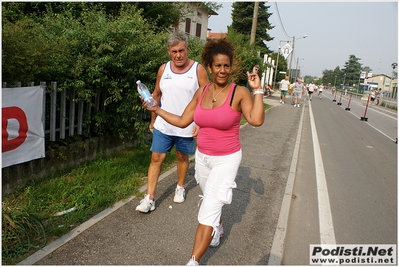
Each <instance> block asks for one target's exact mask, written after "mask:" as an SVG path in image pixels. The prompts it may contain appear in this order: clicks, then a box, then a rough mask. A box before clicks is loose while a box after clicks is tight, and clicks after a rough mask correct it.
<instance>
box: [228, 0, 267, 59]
mask: <svg viewBox="0 0 399 267" xmlns="http://www.w3.org/2000/svg"><path fill="white" fill-rule="evenodd" d="M232 7H233V11H232V14H231V16H232V24H231V28H232V29H233V30H235V31H236V32H237V33H241V34H244V35H250V33H251V28H252V18H253V13H254V2H234V3H233V5H232ZM269 7H270V6H266V5H265V3H264V2H260V3H259V10H258V21H257V26H256V38H255V45H254V47H255V50H256V51H260V52H261V54H269V53H271V52H272V50H270V49H269V48H268V47H267V46H265V45H264V44H263V40H266V41H271V40H273V38H272V37H270V35H269V34H268V33H267V31H268V30H271V29H273V28H274V26H272V25H271V24H270V23H269V17H270V16H271V15H272V14H271V13H268V9H269ZM229 30H230V27H229ZM248 40H249V39H248Z"/></svg>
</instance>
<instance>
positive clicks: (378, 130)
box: [349, 111, 396, 142]
mask: <svg viewBox="0 0 399 267" xmlns="http://www.w3.org/2000/svg"><path fill="white" fill-rule="evenodd" d="M349 113H350V114H352V115H353V116H355V117H357V118H359V115H357V114H355V113H353V112H352V111H349ZM388 118H390V117H389V116H388ZM367 125H369V126H370V127H371V128H373V129H374V130H376V131H377V132H379V133H381V134H382V135H384V136H385V137H388V138H389V139H391V140H392V141H394V142H395V141H396V139H394V138H392V137H390V136H389V135H387V134H386V133H384V132H383V131H381V130H380V129H377V128H376V127H375V126H373V125H371V124H370V123H369V122H367Z"/></svg>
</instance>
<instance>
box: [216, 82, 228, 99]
mask: <svg viewBox="0 0 399 267" xmlns="http://www.w3.org/2000/svg"><path fill="white" fill-rule="evenodd" d="M227 85H229V83H227V84H226V85H225V87H223V89H222V90H220V91H219V93H218V94H217V95H216V96H214V93H215V84H213V90H212V103H215V102H216V98H217V97H218V96H219V95H220V93H221V92H222V91H223V90H224V89H225V88H226V87H227Z"/></svg>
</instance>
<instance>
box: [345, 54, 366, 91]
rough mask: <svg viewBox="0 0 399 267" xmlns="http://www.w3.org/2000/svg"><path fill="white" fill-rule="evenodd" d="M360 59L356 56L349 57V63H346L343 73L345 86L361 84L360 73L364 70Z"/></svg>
mask: <svg viewBox="0 0 399 267" xmlns="http://www.w3.org/2000/svg"><path fill="white" fill-rule="evenodd" d="M359 60H360V58H357V57H356V56H355V55H349V59H348V61H346V62H345V65H344V68H343V69H342V72H343V73H344V75H345V84H348V85H349V86H352V85H353V84H357V83H358V82H359V75H360V71H361V70H362V64H360V62H359Z"/></svg>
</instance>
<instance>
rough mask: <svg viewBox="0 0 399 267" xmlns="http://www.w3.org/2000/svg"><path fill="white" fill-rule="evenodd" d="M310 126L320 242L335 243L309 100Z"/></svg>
mask: <svg viewBox="0 0 399 267" xmlns="http://www.w3.org/2000/svg"><path fill="white" fill-rule="evenodd" d="M309 116H310V126H311V130H312V140H313V152H314V160H315V168H316V181H317V198H318V204H319V227H320V243H321V244H332V245H333V244H335V233H334V225H333V220H332V215H331V207H330V198H329V195H328V189H327V181H326V175H325V172H324V165H323V159H322V156H321V151H320V144H319V138H318V136H317V130H316V125H315V122H314V117H313V111H312V105H311V102H309Z"/></svg>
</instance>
